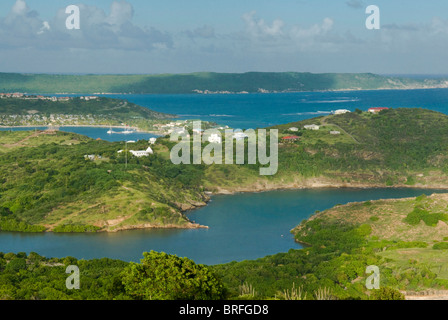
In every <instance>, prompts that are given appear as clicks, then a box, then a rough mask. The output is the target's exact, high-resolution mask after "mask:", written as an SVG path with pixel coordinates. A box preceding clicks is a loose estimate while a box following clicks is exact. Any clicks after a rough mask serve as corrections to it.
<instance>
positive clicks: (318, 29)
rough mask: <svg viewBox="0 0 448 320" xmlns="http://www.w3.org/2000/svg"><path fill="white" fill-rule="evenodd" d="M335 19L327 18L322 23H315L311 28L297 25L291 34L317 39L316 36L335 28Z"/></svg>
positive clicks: (300, 37) (302, 37) (298, 37)
mask: <svg viewBox="0 0 448 320" xmlns="http://www.w3.org/2000/svg"><path fill="white" fill-rule="evenodd" d="M333 24H334V22H333V20H332V19H330V18H325V19H324V20H323V22H322V23H321V24H315V25H313V26H311V27H310V28H301V27H298V26H295V27H293V28H292V29H291V36H292V37H293V38H296V39H308V40H309V39H315V38H316V37H319V36H322V35H326V34H327V33H328V32H329V31H330V30H331V29H332V28H333Z"/></svg>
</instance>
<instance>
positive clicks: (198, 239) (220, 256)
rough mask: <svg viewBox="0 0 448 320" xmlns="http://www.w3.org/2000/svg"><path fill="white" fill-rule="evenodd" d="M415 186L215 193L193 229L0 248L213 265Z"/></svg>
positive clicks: (254, 253)
mask: <svg viewBox="0 0 448 320" xmlns="http://www.w3.org/2000/svg"><path fill="white" fill-rule="evenodd" d="M434 192H437V191H428V190H426V191H425V190H417V189H323V190H288V191H272V192H264V193H246V194H236V195H223V196H215V197H213V199H212V201H211V202H210V203H209V205H208V206H206V207H203V208H201V209H199V210H196V211H194V212H192V213H190V214H189V218H190V219H192V220H194V221H196V222H197V223H200V224H202V225H207V226H209V227H210V228H209V229H198V230H134V231H123V232H118V233H110V234H106V233H100V234H51V233H48V234H21V233H10V232H2V233H0V251H3V252H19V251H24V252H31V251H34V252H38V253H40V254H42V255H44V256H47V257H65V256H74V257H77V258H84V259H92V258H102V257H108V258H116V259H121V260H125V261H139V260H140V259H141V258H142V252H144V251H150V250H156V251H164V252H167V253H170V254H176V255H178V256H181V257H189V258H191V259H193V260H194V261H196V262H197V263H205V264H219V263H226V262H230V261H242V260H246V259H256V258H261V257H264V256H266V255H271V254H275V253H278V252H287V251H288V250H289V249H298V248H301V246H300V245H299V244H297V243H295V242H294V240H293V237H292V235H291V234H290V230H291V229H292V228H294V227H295V226H296V225H298V224H299V223H300V222H301V221H302V220H303V219H306V218H308V217H309V216H310V215H312V214H313V213H314V212H315V211H316V210H324V209H327V208H331V207H333V206H334V205H336V204H345V203H348V202H353V201H366V200H374V199H385V198H401V197H411V196H418V195H421V194H423V193H425V194H431V193H434Z"/></svg>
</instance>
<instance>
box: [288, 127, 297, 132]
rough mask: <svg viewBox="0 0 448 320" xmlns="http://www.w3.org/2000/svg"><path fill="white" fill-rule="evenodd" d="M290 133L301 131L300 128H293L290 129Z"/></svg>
mask: <svg viewBox="0 0 448 320" xmlns="http://www.w3.org/2000/svg"><path fill="white" fill-rule="evenodd" d="M289 131H293V132H297V131H299V128H296V127H292V128H289Z"/></svg>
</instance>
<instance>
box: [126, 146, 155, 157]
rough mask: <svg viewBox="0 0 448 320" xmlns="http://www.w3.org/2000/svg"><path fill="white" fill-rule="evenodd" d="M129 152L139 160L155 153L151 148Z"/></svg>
mask: <svg viewBox="0 0 448 320" xmlns="http://www.w3.org/2000/svg"><path fill="white" fill-rule="evenodd" d="M129 152H130V153H131V154H132V155H134V156H135V157H137V158H140V157H147V156H149V155H150V154H154V151H152V149H151V147H148V149H146V150H139V151H134V150H129Z"/></svg>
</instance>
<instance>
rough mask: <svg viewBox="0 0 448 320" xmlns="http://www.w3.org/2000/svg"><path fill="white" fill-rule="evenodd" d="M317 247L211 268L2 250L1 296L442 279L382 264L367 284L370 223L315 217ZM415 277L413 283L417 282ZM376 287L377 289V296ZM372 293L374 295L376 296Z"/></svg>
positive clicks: (324, 291) (218, 291)
mask: <svg viewBox="0 0 448 320" xmlns="http://www.w3.org/2000/svg"><path fill="white" fill-rule="evenodd" d="M305 227H306V228H305V230H307V231H306V234H307V235H305V236H303V233H302V234H301V235H298V236H297V238H298V239H302V240H303V239H306V240H307V241H308V242H309V243H310V244H314V245H312V246H311V247H308V248H305V249H301V250H290V251H289V252H288V253H279V254H276V255H273V256H268V257H265V258H262V259H258V260H255V261H243V262H232V263H229V264H224V265H217V266H211V267H207V266H204V265H197V264H195V263H194V262H193V261H191V260H190V259H186V258H178V257H176V256H171V255H167V254H165V253H156V252H150V253H144V254H143V255H144V259H142V261H141V263H139V264H137V263H126V262H123V261H118V260H111V259H100V260H96V259H95V260H89V261H85V260H76V259H75V258H70V257H68V258H65V259H45V258H43V257H40V256H39V255H37V254H35V253H31V254H29V255H28V256H26V254H24V253H19V254H17V255H15V254H11V253H8V254H4V255H3V254H2V255H0V257H1V258H0V270H1V271H0V299H101V300H110V299H137V300H140V299H155V300H160V299H161V300H178V299H180V300H183V299H189V300H190V299H191V300H210V299H223V298H225V299H297V300H298V299H307V300H309V299H311V300H328V299H371V298H375V299H391V298H393V299H400V298H401V295H400V294H399V293H398V291H397V290H396V289H395V288H399V289H405V284H409V283H411V284H412V283H414V284H419V283H424V284H426V285H429V286H434V285H438V283H437V282H436V281H435V277H434V275H433V274H431V273H430V271H427V270H424V269H421V268H420V269H419V268H418V266H416V267H415V268H414V269H412V270H404V271H400V270H390V269H388V268H386V267H381V276H382V278H381V286H382V287H383V288H388V289H387V290H386V291H384V292H383V291H382V292H377V293H375V291H374V290H370V291H369V290H367V289H366V286H365V280H366V274H365V271H366V267H367V266H369V265H378V266H382V263H383V261H382V260H381V258H379V257H378V256H376V255H375V252H378V251H379V250H381V249H380V248H382V247H383V246H384V245H385V244H383V243H382V244H380V245H378V246H376V245H373V244H369V243H368V242H367V241H366V236H367V235H368V233H369V228H368V227H366V226H365V225H363V226H361V227H354V226H349V225H341V224H326V223H325V222H323V221H319V220H314V221H310V222H309V224H305ZM73 264H74V265H78V266H79V268H80V272H81V279H80V280H81V289H80V290H67V289H66V288H65V280H66V278H67V276H68V275H67V274H65V268H66V267H67V266H68V265H73ZM412 281H413V282H412ZM372 294H373V295H372ZM369 296H370V297H369Z"/></svg>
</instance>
